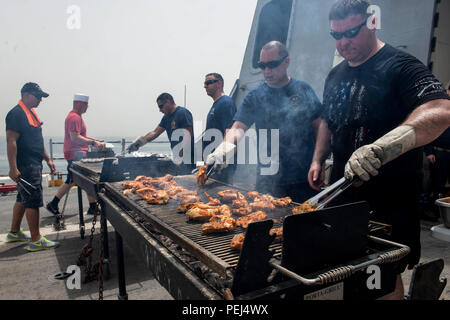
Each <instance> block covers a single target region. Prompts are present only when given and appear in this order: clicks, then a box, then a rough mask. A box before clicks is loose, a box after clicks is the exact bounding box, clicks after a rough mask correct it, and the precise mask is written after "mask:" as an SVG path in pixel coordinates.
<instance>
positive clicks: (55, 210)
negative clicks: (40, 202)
mask: <svg viewBox="0 0 450 320" xmlns="http://www.w3.org/2000/svg"><path fill="white" fill-rule="evenodd" d="M45 208H46V209H47V210H48V211H50V212H51V213H53V214H54V215H57V214H59V209H58V207H55V206H53V204H52V203H51V202H48V203H47V206H46V207H45Z"/></svg>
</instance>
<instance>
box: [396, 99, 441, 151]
mask: <svg viewBox="0 0 450 320" xmlns="http://www.w3.org/2000/svg"><path fill="white" fill-rule="evenodd" d="M403 125H408V126H411V127H413V128H414V131H415V134H416V144H415V147H416V148H417V147H421V146H423V145H426V144H428V143H430V142H432V141H434V140H435V139H436V138H438V137H439V136H440V135H441V134H442V133H443V132H444V131H445V130H446V129H447V128H448V127H449V126H450V100H444V99H440V100H433V101H430V102H427V103H425V104H423V105H421V106H420V107H418V108H416V109H415V110H414V111H413V112H412V113H411V114H410V115H409V116H408V118H407V119H406V121H405V122H404V123H403Z"/></svg>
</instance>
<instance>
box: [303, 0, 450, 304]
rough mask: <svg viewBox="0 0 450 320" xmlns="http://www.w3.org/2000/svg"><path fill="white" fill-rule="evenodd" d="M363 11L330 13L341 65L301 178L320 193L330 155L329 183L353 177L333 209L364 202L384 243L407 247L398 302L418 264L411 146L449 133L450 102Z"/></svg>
mask: <svg viewBox="0 0 450 320" xmlns="http://www.w3.org/2000/svg"><path fill="white" fill-rule="evenodd" d="M369 5H370V4H369V2H368V1H365V0H352V1H350V0H341V1H338V2H337V3H336V4H335V5H334V6H333V8H332V9H331V11H330V16H329V19H330V22H331V35H332V37H333V38H334V39H335V45H336V48H337V50H338V52H339V53H340V54H341V56H343V57H344V59H345V61H343V62H342V63H340V64H339V65H337V66H336V67H335V68H333V69H332V70H331V72H330V73H329V75H328V77H327V79H326V82H325V90H324V101H323V104H324V112H323V120H322V123H321V124H320V127H319V133H318V137H317V140H316V148H315V152H314V157H313V161H312V163H311V167H310V171H309V174H308V180H309V183H310V185H311V186H312V187H313V188H316V189H318V188H319V186H320V184H321V181H320V178H319V177H320V172H321V168H322V164H323V162H324V161H325V159H326V158H327V156H328V155H329V152H330V151H332V152H333V160H334V164H333V172H332V180H336V179H337V178H340V177H342V176H343V175H345V177H346V178H347V179H348V180H353V179H354V177H357V178H359V181H358V182H357V181H355V182H354V183H355V185H361V182H366V183H364V184H363V185H362V186H361V187H360V188H350V189H348V190H347V192H346V193H344V194H343V195H342V196H341V198H340V199H339V200H338V201H336V202H335V203H338V202H350V201H351V202H354V201H358V200H366V201H368V203H369V205H370V206H371V209H372V210H373V211H374V216H373V217H372V219H373V220H376V221H381V222H385V223H388V224H390V225H392V238H391V239H392V240H393V241H397V242H399V243H402V244H406V245H408V246H409V247H410V248H411V252H410V254H409V255H408V256H407V257H406V259H404V260H403V263H401V264H400V266H399V269H398V273H399V275H398V277H397V282H396V289H395V291H394V292H393V293H392V294H390V295H388V296H386V297H385V298H386V299H403V294H404V292H403V284H402V281H401V277H400V273H402V272H403V271H404V269H405V267H406V265H407V264H408V265H409V267H410V268H412V267H413V266H414V265H415V264H417V263H418V262H419V258H420V223H419V215H418V210H417V205H416V204H417V202H418V195H419V191H420V175H419V173H420V171H421V170H422V162H421V160H422V153H421V150H420V149H416V148H418V147H421V146H423V145H424V144H426V143H429V142H430V141H432V140H434V139H435V138H436V137H438V136H439V135H440V134H441V133H442V132H443V131H444V130H445V129H447V128H448V126H449V124H450V101H449V100H448V96H447V94H446V93H445V90H444V88H443V86H442V84H440V83H439V81H437V80H436V78H435V77H434V76H433V75H432V74H431V73H430V72H429V71H428V69H427V68H426V67H425V66H424V65H423V64H422V63H421V62H419V61H418V60H417V59H416V58H414V57H413V56H411V55H409V54H407V53H405V52H402V51H400V50H397V49H395V48H393V47H391V46H390V45H388V44H385V43H383V42H382V41H381V40H379V39H378V38H377V37H376V35H375V28H374V27H373V26H375V23H376V20H374V19H375V17H373V16H371V17H369V16H368V14H367V10H368V7H369ZM397 157H398V159H397ZM394 159H395V160H394ZM392 160H393V161H392ZM391 161H392V162H391ZM381 166H383V167H382V168H380V167H381ZM371 176H376V177H374V178H371ZM369 180H370V181H369Z"/></svg>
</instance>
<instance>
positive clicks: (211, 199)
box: [204, 192, 221, 206]
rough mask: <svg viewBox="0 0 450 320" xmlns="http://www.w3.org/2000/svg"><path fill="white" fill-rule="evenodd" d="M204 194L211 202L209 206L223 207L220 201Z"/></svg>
mask: <svg viewBox="0 0 450 320" xmlns="http://www.w3.org/2000/svg"><path fill="white" fill-rule="evenodd" d="M204 194H205V197H206V198H208V200H209V202H208V204H209V205H212V206H220V205H221V203H220V200H219V199H217V198H213V197H211V196H210V195H209V194H207V193H206V192H204Z"/></svg>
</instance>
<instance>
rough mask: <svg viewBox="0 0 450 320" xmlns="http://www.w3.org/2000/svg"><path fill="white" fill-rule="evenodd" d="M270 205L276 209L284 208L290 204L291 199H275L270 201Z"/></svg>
mask: <svg viewBox="0 0 450 320" xmlns="http://www.w3.org/2000/svg"><path fill="white" fill-rule="evenodd" d="M272 203H273V204H274V205H275V206H277V207H280V208H284V207H287V206H289V205H290V204H291V203H292V199H291V197H284V198H280V199H275V200H273V201H272Z"/></svg>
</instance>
